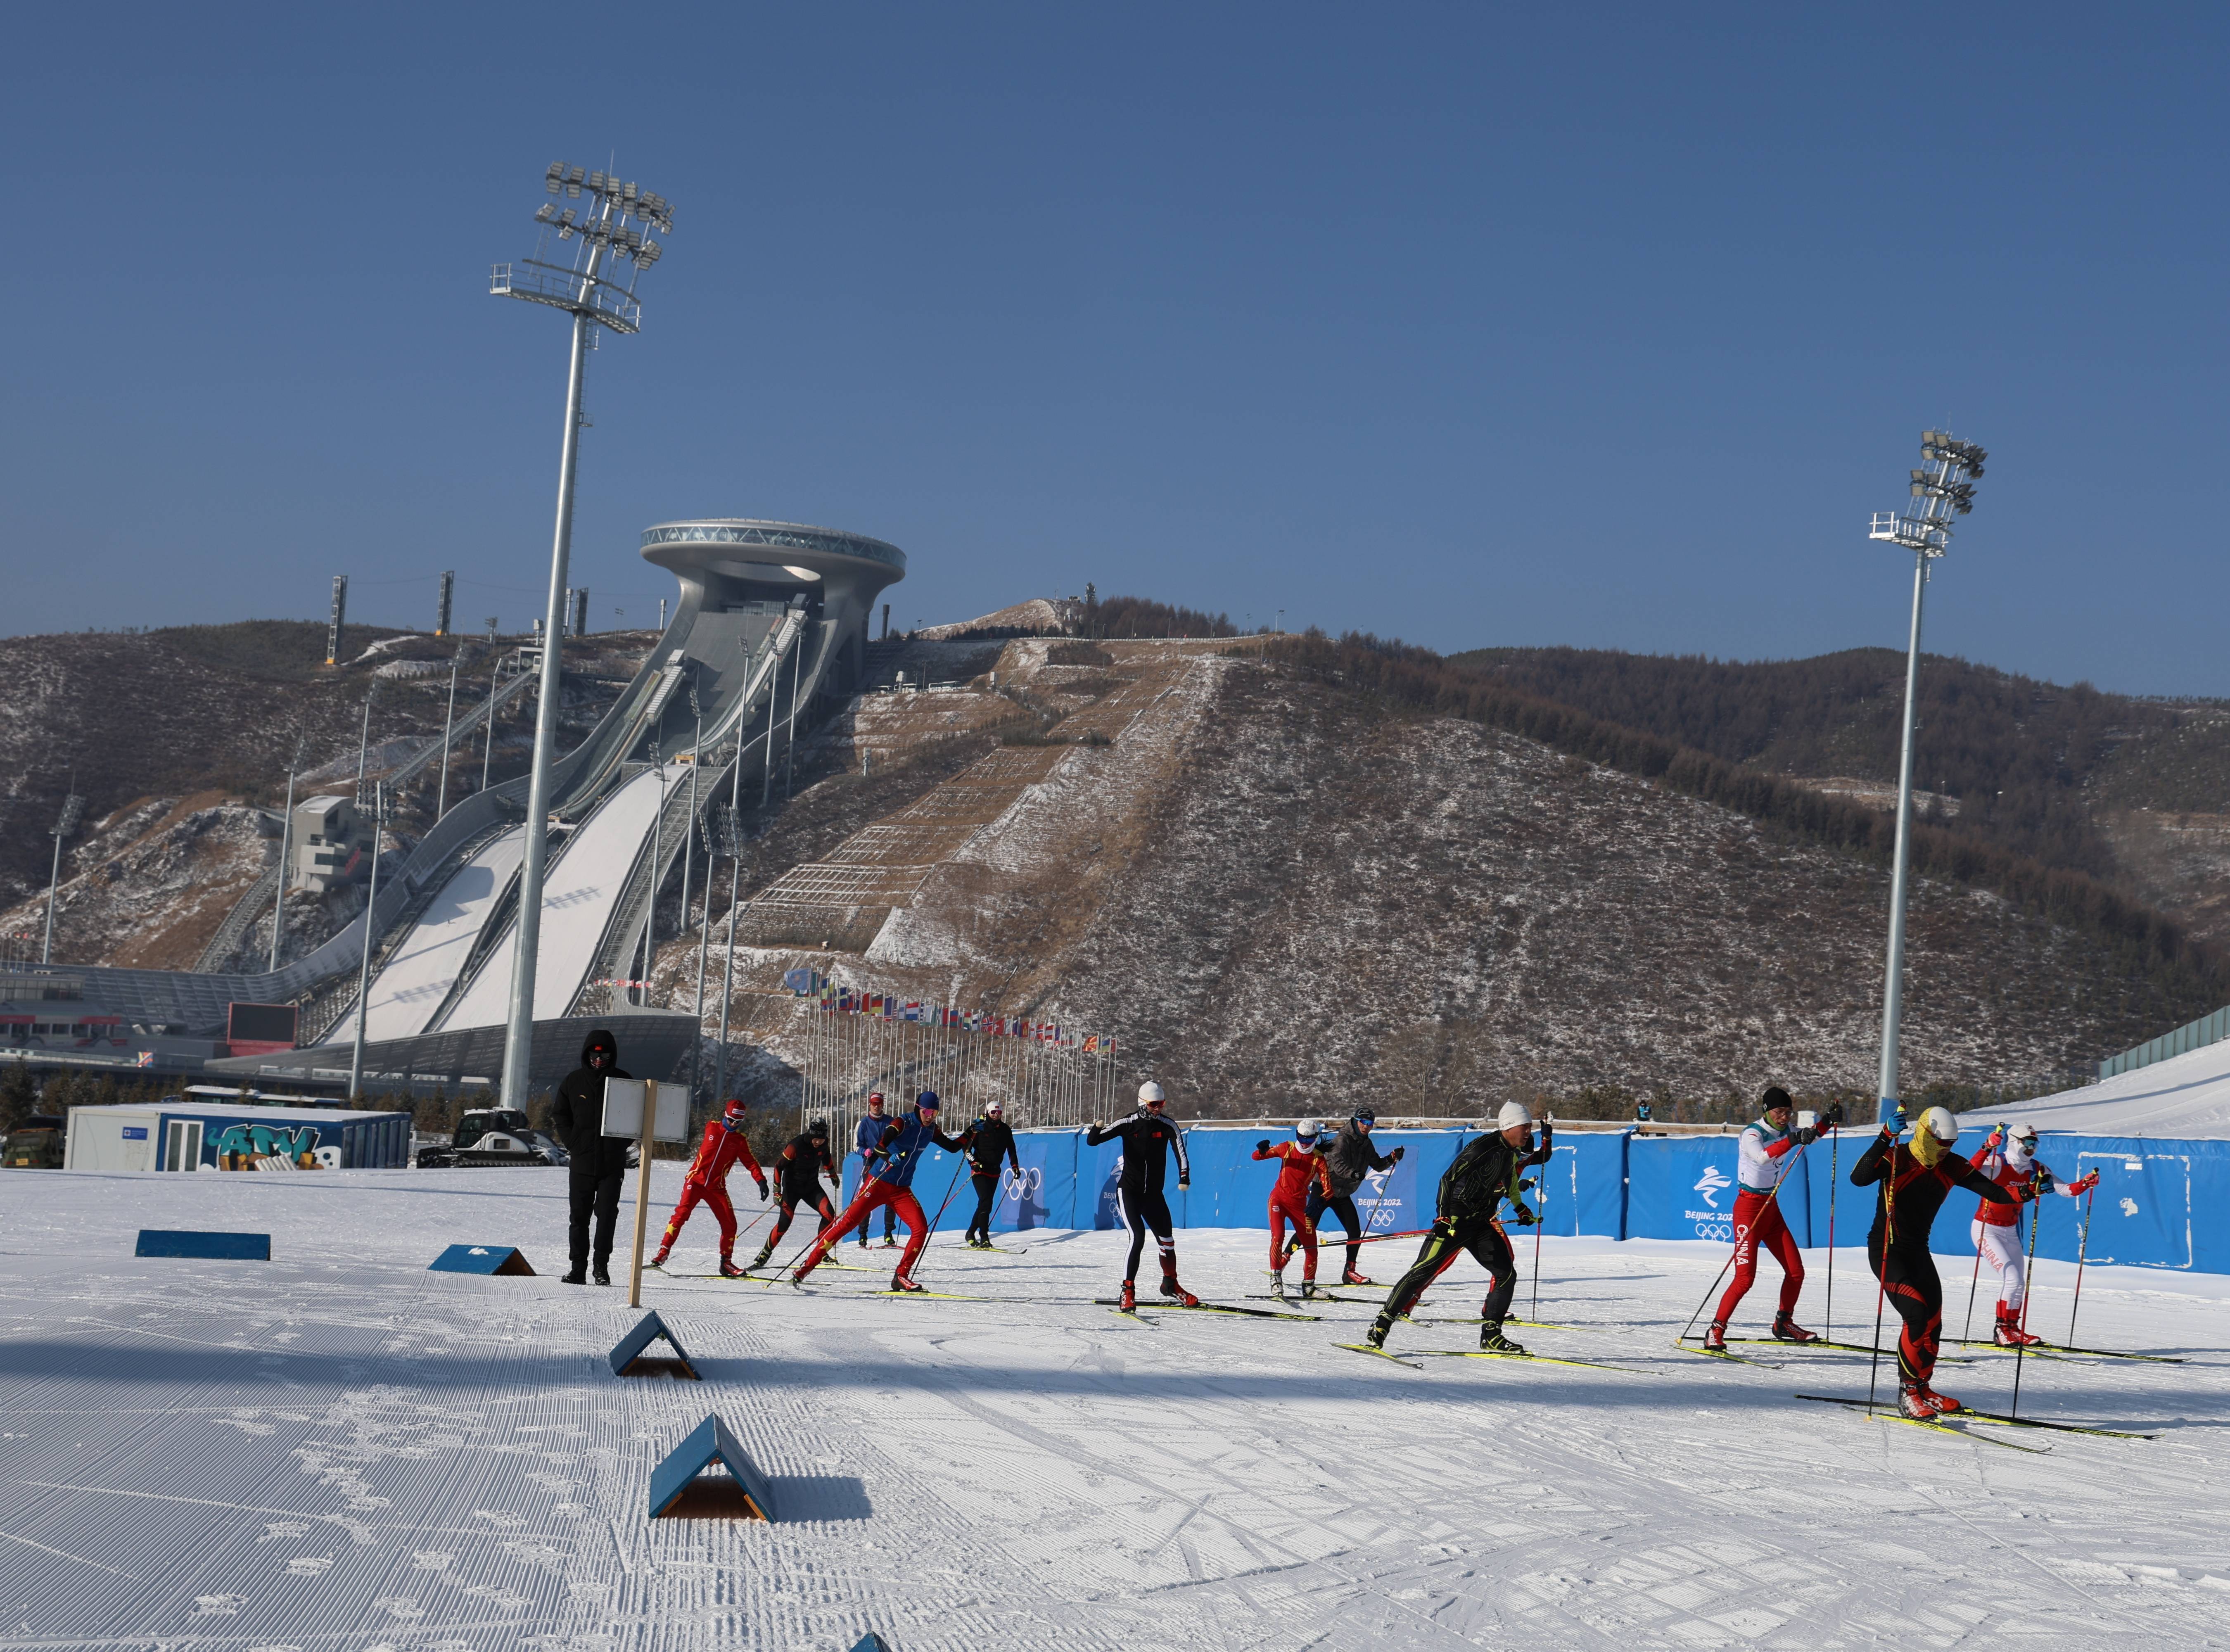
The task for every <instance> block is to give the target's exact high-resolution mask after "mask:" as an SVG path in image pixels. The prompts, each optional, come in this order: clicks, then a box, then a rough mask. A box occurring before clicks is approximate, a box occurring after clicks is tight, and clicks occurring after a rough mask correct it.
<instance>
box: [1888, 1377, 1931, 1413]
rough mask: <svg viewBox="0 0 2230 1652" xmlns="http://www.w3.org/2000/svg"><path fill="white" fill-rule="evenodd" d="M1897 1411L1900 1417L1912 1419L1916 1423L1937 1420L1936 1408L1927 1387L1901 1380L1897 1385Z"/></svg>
mask: <svg viewBox="0 0 2230 1652" xmlns="http://www.w3.org/2000/svg"><path fill="white" fill-rule="evenodd" d="M1897 1410H1898V1416H1906V1417H1911V1419H1912V1420H1913V1421H1914V1422H1915V1423H1932V1422H1934V1421H1935V1420H1936V1407H1935V1405H1934V1404H1933V1403H1932V1399H1931V1397H1930V1394H1929V1392H1928V1390H1927V1387H1926V1386H1925V1385H1924V1384H1920V1383H1915V1382H1906V1381H1903V1380H1900V1381H1899V1382H1898V1385H1897Z"/></svg>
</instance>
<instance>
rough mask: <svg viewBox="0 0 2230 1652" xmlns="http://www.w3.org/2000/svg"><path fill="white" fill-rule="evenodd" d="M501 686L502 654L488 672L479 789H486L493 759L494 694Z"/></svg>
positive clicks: (497, 656) (496, 658)
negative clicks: (489, 766)
mask: <svg viewBox="0 0 2230 1652" xmlns="http://www.w3.org/2000/svg"><path fill="white" fill-rule="evenodd" d="M501 687H503V655H496V657H495V669H494V670H493V671H491V672H489V673H488V714H487V744H486V745H483V746H481V748H480V790H481V791H487V782H488V765H489V764H490V763H492V762H493V761H494V760H495V696H496V691H497V690H498V689H499V688H501Z"/></svg>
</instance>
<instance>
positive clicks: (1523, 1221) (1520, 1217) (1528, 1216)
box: [1510, 1199, 1541, 1228]
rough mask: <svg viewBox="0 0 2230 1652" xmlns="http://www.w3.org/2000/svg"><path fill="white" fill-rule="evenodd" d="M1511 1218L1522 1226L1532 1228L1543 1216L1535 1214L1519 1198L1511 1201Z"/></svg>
mask: <svg viewBox="0 0 2230 1652" xmlns="http://www.w3.org/2000/svg"><path fill="white" fill-rule="evenodd" d="M1510 1219H1511V1221H1512V1222H1514V1223H1517V1224H1518V1226H1519V1227H1521V1228H1530V1227H1531V1226H1533V1225H1534V1223H1537V1222H1538V1221H1540V1219H1541V1218H1540V1217H1539V1216H1535V1215H1534V1214H1533V1213H1532V1212H1531V1210H1527V1209H1526V1208H1525V1207H1524V1205H1523V1204H1520V1203H1519V1202H1518V1200H1516V1199H1512V1200H1511V1201H1510Z"/></svg>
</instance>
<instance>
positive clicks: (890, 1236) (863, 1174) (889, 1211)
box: [852, 1090, 899, 1250]
mask: <svg viewBox="0 0 2230 1652" xmlns="http://www.w3.org/2000/svg"><path fill="white" fill-rule="evenodd" d="M890 1122H891V1120H890V1116H889V1115H888V1114H887V1113H885V1112H884V1111H883V1093H882V1092H881V1091H880V1090H877V1091H875V1092H874V1093H873V1094H871V1095H869V1096H868V1097H867V1117H866V1118H864V1119H862V1120H860V1126H859V1128H858V1129H856V1130H854V1132H853V1133H852V1151H853V1152H855V1153H857V1154H859V1155H860V1186H862V1187H865V1186H866V1185H867V1165H868V1164H869V1163H870V1155H872V1154H873V1152H874V1150H875V1144H876V1143H877V1142H879V1141H880V1140H881V1139H883V1132H884V1131H885V1130H886V1129H888V1128H889V1127H890ZM898 1242H899V1213H898V1209H897V1207H896V1206H894V1205H887V1204H886V1205H885V1206H884V1207H883V1246H884V1248H885V1249H894V1248H896V1246H897V1244H898ZM860 1249H862V1250H865V1249H867V1223H864V1222H863V1223H860Z"/></svg>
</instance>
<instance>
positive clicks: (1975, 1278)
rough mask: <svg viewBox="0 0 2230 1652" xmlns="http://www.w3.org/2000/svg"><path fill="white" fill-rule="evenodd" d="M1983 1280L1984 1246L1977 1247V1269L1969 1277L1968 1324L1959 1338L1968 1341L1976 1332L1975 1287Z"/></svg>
mask: <svg viewBox="0 0 2230 1652" xmlns="http://www.w3.org/2000/svg"><path fill="white" fill-rule="evenodd" d="M1981 1283H1982V1246H1981V1245H1979V1244H1977V1245H1976V1246H1975V1271H1974V1272H1973V1273H1972V1274H1969V1275H1968V1277H1967V1326H1966V1329H1964V1330H1963V1331H1962V1332H1960V1333H1959V1340H1960V1341H1962V1342H1964V1341H1966V1340H1967V1339H1969V1337H1971V1336H1973V1335H1974V1334H1975V1287H1976V1286H1977V1285H1979V1284H1981Z"/></svg>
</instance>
